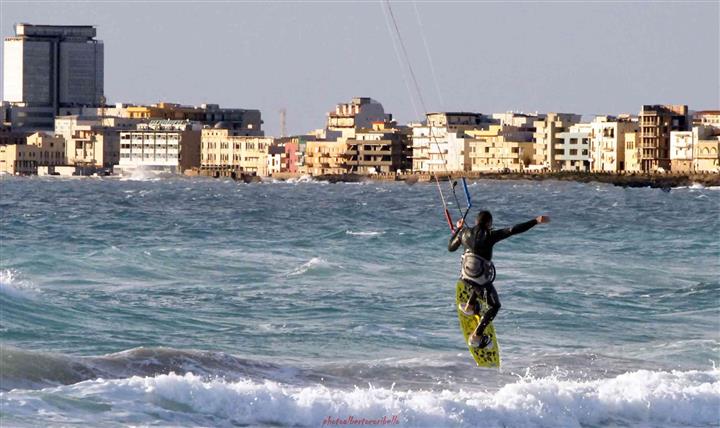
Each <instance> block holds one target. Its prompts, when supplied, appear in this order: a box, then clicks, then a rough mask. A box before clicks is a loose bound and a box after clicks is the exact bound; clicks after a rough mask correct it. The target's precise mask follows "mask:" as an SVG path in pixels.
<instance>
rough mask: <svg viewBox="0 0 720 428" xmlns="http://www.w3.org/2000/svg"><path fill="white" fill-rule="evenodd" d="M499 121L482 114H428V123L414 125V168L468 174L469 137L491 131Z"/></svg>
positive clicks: (422, 170) (415, 169) (412, 126)
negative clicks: (470, 133) (483, 130)
mask: <svg viewBox="0 0 720 428" xmlns="http://www.w3.org/2000/svg"><path fill="white" fill-rule="evenodd" d="M493 123H499V121H498V120H495V119H492V118H490V117H487V116H485V115H483V114H481V113H472V112H437V113H428V114H427V116H426V120H425V124H411V125H410V126H411V129H412V169H413V171H419V172H431V173H433V172H438V173H443V172H447V171H451V172H454V171H465V170H466V159H465V154H466V152H465V146H466V142H465V137H464V135H463V133H465V132H466V131H469V130H482V129H488V128H489V127H490V125H491V124H493Z"/></svg>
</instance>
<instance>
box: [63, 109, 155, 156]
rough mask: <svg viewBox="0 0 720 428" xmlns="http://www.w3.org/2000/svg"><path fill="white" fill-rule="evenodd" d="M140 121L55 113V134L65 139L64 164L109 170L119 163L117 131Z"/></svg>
mask: <svg viewBox="0 0 720 428" xmlns="http://www.w3.org/2000/svg"><path fill="white" fill-rule="evenodd" d="M140 123H141V122H140V120H138V119H132V118H127V117H117V116H100V117H96V116H77V115H72V116H58V117H56V118H55V133H56V134H59V135H62V136H63V137H64V138H65V142H66V153H65V157H66V159H67V163H68V165H73V166H78V167H91V168H106V169H110V168H113V167H114V166H115V165H118V164H119V163H120V132H122V131H132V130H134V129H136V128H137V125H138V124H140Z"/></svg>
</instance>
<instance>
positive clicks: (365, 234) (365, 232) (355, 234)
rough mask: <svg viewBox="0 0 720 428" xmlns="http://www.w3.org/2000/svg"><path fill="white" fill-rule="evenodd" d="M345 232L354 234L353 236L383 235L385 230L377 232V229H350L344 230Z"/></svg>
mask: <svg viewBox="0 0 720 428" xmlns="http://www.w3.org/2000/svg"><path fill="white" fill-rule="evenodd" d="M345 234H346V235H354V236H377V235H384V234H385V232H377V231H371V230H368V231H358V232H354V231H352V230H346V231H345Z"/></svg>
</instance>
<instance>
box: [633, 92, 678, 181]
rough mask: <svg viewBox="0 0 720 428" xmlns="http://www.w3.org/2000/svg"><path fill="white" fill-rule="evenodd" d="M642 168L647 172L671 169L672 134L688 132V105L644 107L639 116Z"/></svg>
mask: <svg viewBox="0 0 720 428" xmlns="http://www.w3.org/2000/svg"><path fill="white" fill-rule="evenodd" d="M639 125H640V132H639V144H640V166H641V169H642V170H643V171H645V172H654V171H667V170H669V169H670V132H672V131H687V130H688V129H689V128H688V127H689V125H690V120H689V115H688V107H687V106H686V105H644V106H642V108H641V110H640V116H639Z"/></svg>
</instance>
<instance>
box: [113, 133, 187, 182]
mask: <svg viewBox="0 0 720 428" xmlns="http://www.w3.org/2000/svg"><path fill="white" fill-rule="evenodd" d="M199 166H200V127H199V125H198V124H193V123H192V122H189V121H185V120H152V121H150V122H149V123H140V124H138V125H137V128H136V129H134V130H131V131H120V162H119V163H118V166H117V167H116V170H117V171H118V172H120V173H121V174H126V173H132V172H133V171H135V170H138V169H140V170H145V171H152V172H167V173H173V174H181V173H183V172H185V171H186V170H189V169H191V168H198V167H199Z"/></svg>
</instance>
